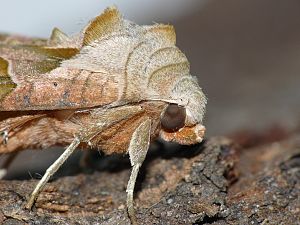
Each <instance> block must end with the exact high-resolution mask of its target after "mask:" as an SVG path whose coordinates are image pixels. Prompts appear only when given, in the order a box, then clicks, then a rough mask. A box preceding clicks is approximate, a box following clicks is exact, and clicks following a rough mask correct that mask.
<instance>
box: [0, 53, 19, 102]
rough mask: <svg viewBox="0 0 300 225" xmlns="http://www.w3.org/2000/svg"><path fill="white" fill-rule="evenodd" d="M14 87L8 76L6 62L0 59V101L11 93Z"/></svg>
mask: <svg viewBox="0 0 300 225" xmlns="http://www.w3.org/2000/svg"><path fill="white" fill-rule="evenodd" d="M16 86H17V85H16V84H15V83H14V82H13V81H12V80H11V78H10V76H9V74H8V62H7V61H6V60H5V59H3V58H1V57H0V100H1V99H2V98H4V97H5V96H6V95H7V94H9V93H10V92H11V91H13V89H14V88H15V87H16Z"/></svg>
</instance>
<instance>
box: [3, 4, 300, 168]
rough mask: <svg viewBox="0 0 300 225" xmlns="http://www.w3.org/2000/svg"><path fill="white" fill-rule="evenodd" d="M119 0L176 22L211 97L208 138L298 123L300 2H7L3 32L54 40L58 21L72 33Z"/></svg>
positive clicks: (136, 16)
mask: <svg viewBox="0 0 300 225" xmlns="http://www.w3.org/2000/svg"><path fill="white" fill-rule="evenodd" d="M113 4H115V5H116V6H118V7H119V9H120V10H121V11H122V13H123V14H124V16H125V18H127V19H130V20H133V21H135V22H137V23H139V24H151V23H153V22H161V23H170V24H173V25H175V28H176V31H177V42H178V46H179V47H180V48H181V50H182V51H183V52H184V53H185V54H186V55H187V57H188V58H189V60H190V63H191V70H192V74H193V75H196V76H198V78H199V83H200V85H201V86H202V87H203V90H204V92H205V93H206V95H207V97H208V105H207V114H206V117H205V121H204V123H205V125H206V127H207V130H208V135H209V136H212V135H220V134H229V133H232V132H235V131H238V130H241V129H254V130H262V129H264V128H267V127H270V126H272V125H274V124H277V125H281V126H283V127H286V128H288V129H290V128H293V127H296V126H298V125H299V122H300V119H299V118H300V117H299V116H300V1H299V0H284V1H275V0H227V1H223V0H206V1H205V0H176V1H175V0H165V1H158V0H151V1H150V0H147V1H146V0H145V1H141V0H132V1H103V0H101V1H100V0H89V1H86V0H79V1H78V0H77V1H71V0H64V1H59V0H52V1H50V0H49V1H45V0H44V1H38V0H27V1H17V0H10V1H6V2H5V3H1V7H2V9H3V10H1V14H0V31H3V32H10V33H19V34H26V35H29V36H39V37H48V36H49V35H50V33H51V30H52V28H53V27H54V26H56V27H59V28H61V29H62V30H64V31H65V32H67V33H69V34H74V33H77V32H79V31H80V29H81V28H82V27H83V26H84V25H85V24H86V22H87V21H89V20H90V19H91V18H93V17H94V16H96V15H98V14H99V13H100V12H101V11H102V10H103V9H104V8H106V7H107V6H110V5H113ZM40 152H41V151H38V152H37V153H35V154H30V157H31V158H33V161H34V159H36V158H37V157H38V158H39V159H40V160H42V153H40ZM36 154H39V156H37V155H36ZM51 154H52V157H53V160H54V159H55V158H56V157H57V154H59V152H56V151H52V153H51ZM47 157H48V158H49V156H47ZM18 158H20V157H18ZM40 160H39V161H40ZM49 160H51V159H50V158H49ZM53 160H52V161H53ZM17 163H18V162H16V164H17ZM35 163H38V162H35ZM16 164H15V165H16ZM29 167H30V166H29ZM26 168H27V169H28V170H29V168H28V166H27V167H26Z"/></svg>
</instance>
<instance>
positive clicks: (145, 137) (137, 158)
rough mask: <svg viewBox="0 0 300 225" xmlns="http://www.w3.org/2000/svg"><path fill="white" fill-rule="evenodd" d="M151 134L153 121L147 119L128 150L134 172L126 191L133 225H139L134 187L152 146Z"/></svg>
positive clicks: (136, 131) (132, 138) (135, 133)
mask: <svg viewBox="0 0 300 225" xmlns="http://www.w3.org/2000/svg"><path fill="white" fill-rule="evenodd" d="M150 132H151V120H150V119H146V120H145V121H144V122H143V123H141V124H140V125H139V127H138V128H137V129H136V130H135V131H134V133H133V135H132V137H131V140H130V144H129V149H128V152H129V156H130V162H131V166H132V171H131V175H130V179H129V181H128V185H127V189H126V192H127V210H128V215H129V218H130V220H131V223H132V224H133V225H137V224H138V223H137V220H136V216H135V210H134V202H133V192H134V187H135V183H136V178H137V175H138V172H139V169H140V167H141V165H142V164H143V162H144V160H145V157H146V154H147V152H148V148H149V145H150Z"/></svg>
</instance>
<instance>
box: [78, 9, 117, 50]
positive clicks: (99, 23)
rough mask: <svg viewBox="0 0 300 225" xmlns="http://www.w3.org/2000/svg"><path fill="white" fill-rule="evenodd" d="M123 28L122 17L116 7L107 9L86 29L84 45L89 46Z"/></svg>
mask: <svg viewBox="0 0 300 225" xmlns="http://www.w3.org/2000/svg"><path fill="white" fill-rule="evenodd" d="M121 27H122V16H121V14H120V12H119V11H118V10H117V9H116V8H115V7H110V8H107V9H106V10H105V11H104V12H103V13H102V14H101V15H99V16H97V17H96V18H95V19H93V20H92V21H91V22H90V23H89V24H88V26H87V27H86V28H85V29H84V31H83V35H84V36H83V42H82V45H83V46H85V45H89V44H90V43H92V42H94V41H95V40H97V39H100V38H101V37H103V36H105V35H108V34H110V33H112V32H116V31H118V30H120V28H121Z"/></svg>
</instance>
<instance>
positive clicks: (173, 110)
mask: <svg viewBox="0 0 300 225" xmlns="http://www.w3.org/2000/svg"><path fill="white" fill-rule="evenodd" d="M185 117H186V111H185V108H184V107H181V106H179V105H176V104H170V105H169V106H168V107H167V109H166V111H165V112H164V114H163V115H162V117H161V119H160V123H161V126H162V128H163V129H164V130H166V131H169V132H175V131H178V130H179V129H180V128H182V127H183V126H184V123H185Z"/></svg>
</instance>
